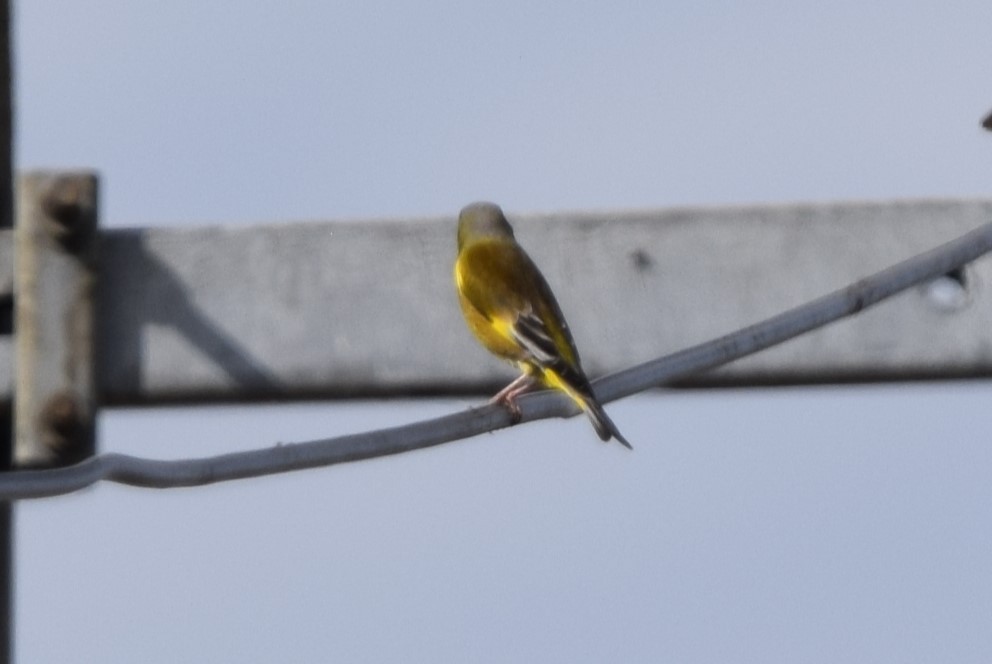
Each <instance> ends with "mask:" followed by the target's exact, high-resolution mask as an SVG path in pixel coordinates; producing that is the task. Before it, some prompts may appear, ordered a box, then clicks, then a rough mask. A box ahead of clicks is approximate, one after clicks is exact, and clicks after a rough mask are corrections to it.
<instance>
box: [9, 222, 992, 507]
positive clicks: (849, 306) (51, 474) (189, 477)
mask: <svg viewBox="0 0 992 664" xmlns="http://www.w3.org/2000/svg"><path fill="white" fill-rule="evenodd" d="M989 251H992V223H989V224H986V225H984V226H981V227H979V228H977V229H975V230H973V231H971V232H970V233H967V234H966V235H963V236H961V237H959V238H958V239H956V240H953V241H951V242H948V243H946V244H944V245H941V246H939V247H937V248H935V249H932V250H930V251H928V252H926V253H923V254H919V255H917V256H915V257H913V258H910V259H907V260H905V261H902V262H900V263H897V264H896V265H893V266H892V267H889V268H887V269H885V270H882V271H881V272H877V273H875V274H873V275H871V276H869V277H866V278H865V279H862V280H860V281H858V282H856V283H854V284H851V285H849V286H847V287H845V288H843V289H840V290H838V291H835V292H833V293H831V294H829V295H826V296H824V297H821V298H819V299H817V300H814V301H812V302H809V303H807V304H804V305H801V306H799V307H796V308H794V309H791V310H789V311H787V312H785V313H782V314H779V315H777V316H773V317H772V318H769V319H767V320H765V321H762V322H760V323H757V324H755V325H752V326H749V327H746V328H744V329H742V330H739V331H737V332H734V333H732V334H729V335H726V336H723V337H720V338H717V339H714V340H712V341H709V342H706V343H703V344H700V345H698V346H693V347H691V348H688V349H685V350H682V351H679V352H677V353H674V354H672V355H668V356H665V357H662V358H659V359H657V360H653V361H650V362H647V363H644V364H641V365H638V366H635V367H632V368H630V369H626V370H624V371H620V372H617V373H615V374H612V375H610V376H607V377H604V378H602V379H600V380H598V381H596V382H595V383H594V386H595V389H596V393H597V394H598V395H599V396H600V398H601V399H602V400H603V401H612V400H614V399H618V398H621V397H624V396H628V395H631V394H635V393H637V392H641V391H644V390H646V389H648V388H651V387H657V386H660V385H664V384H666V383H670V382H672V381H675V380H678V379H680V378H684V377H686V376H688V375H691V374H694V373H698V372H700V371H705V370H707V369H712V368H714V367H716V366H720V365H722V364H725V363H727V362H730V361H731V360H735V359H738V358H741V357H744V356H745V355H749V354H752V353H756V352H758V351H760V350H763V349H765V348H768V347H770V346H773V345H776V344H779V343H782V342H783V341H787V340H789V339H792V338H793V337H796V336H799V335H801V334H804V333H806V332H809V331H811V330H814V329H816V328H819V327H822V326H824V325H826V324H828V323H831V322H833V321H836V320H838V319H840V318H843V317H845V316H850V315H853V314H856V313H858V312H860V311H862V310H864V309H866V308H868V307H870V306H873V305H875V304H877V303H878V302H881V301H882V300H884V299H886V298H889V297H891V296H893V295H895V294H897V293H899V292H901V291H904V290H906V289H908V288H911V287H912V286H915V285H917V284H921V283H924V282H927V281H929V280H932V279H936V278H938V277H941V276H943V275H947V274H949V273H954V272H955V271H958V270H960V269H961V268H962V267H963V266H964V265H966V264H967V263H970V262H971V261H973V260H975V259H976V258H978V257H980V256H982V255H984V254H986V253H988V252H989ZM519 405H520V412H521V417H520V422H530V421H533V420H539V419H545V418H550V417H570V416H572V415H575V414H576V413H577V411H576V409H575V407H574V406H573V405H572V404H571V403H570V402H568V401H567V400H565V399H563V398H561V396H560V395H558V394H554V393H550V392H542V393H538V394H533V395H527V396H525V397H523V398H522V399H520V401H519ZM511 424H513V421H512V419H511V416H510V414H509V413H508V412H507V411H506V410H505V409H504V408H502V407H500V406H483V407H480V408H474V409H471V410H468V411H463V412H459V413H455V414H452V415H447V416H444V417H440V418H436V419H432V420H425V421H423V422H416V423H413V424H409V425H404V426H399V427H393V428H389V429H379V430H376V431H370V432H366V433H360V434H353V435H348V436H340V437H336V438H328V439H323V440H314V441H308V442H301V443H287V444H278V445H276V446H274V447H269V448H264V449H259V450H250V451H244V452H234V453H231V454H223V455H219V456H212V457H204V458H199V459H182V460H170V461H163V460H155V459H144V458H140V457H134V456H129V455H125V454H115V453H110V454H101V455H98V456H95V457H92V458H90V459H87V460H86V461H83V462H82V463H79V464H76V465H73V466H68V467H64V468H55V469H50V470H23V471H16V472H11V473H6V474H3V475H0V500H17V499H25V498H40V497H46V496H56V495H61V494H65V493H70V492H72V491H76V490H79V489H82V488H84V487H87V486H90V485H92V484H95V483H96V482H99V481H107V482H116V483H119V484H128V485H131V486H139V487H147V488H158V489H164V488H177V487H190V486H202V485H205V484H214V483H218V482H227V481H231V480H236V479H245V478H249V477H261V476H263V475H273V474H277V473H284V472H289V471H293V470H302V469H305V468H319V467H323V466H331V465H335V464H339V463H345V462H349V461H359V460H362V459H371V458H375V457H380V456H386V455H391V454H399V453H401V452H409V451H412V450H417V449H423V448H426V447H432V446H434V445H440V444H442V443H447V442H452V441H456V440H462V439H465V438H468V437H471V436H475V435H478V434H480V433H485V432H488V431H493V430H495V429H499V428H503V427H507V426H510V425H511Z"/></svg>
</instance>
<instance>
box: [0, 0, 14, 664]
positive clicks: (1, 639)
mask: <svg viewBox="0 0 992 664" xmlns="http://www.w3.org/2000/svg"><path fill="white" fill-rule="evenodd" d="M10 41H11V40H10V2H9V0H0V228H10V227H12V226H13V225H14V201H13V198H14V186H13V166H12V165H11V163H12V159H11V152H12V147H11V143H12V132H13V122H12V115H13V102H12V100H13V91H12V87H13V86H12V83H11V78H12V72H11V62H10V50H11V49H10ZM13 318H14V316H13V302H12V301H11V300H10V299H9V298H7V300H6V301H4V302H0V334H5V335H8V336H9V335H10V334H11V333H12V332H13ZM2 411H3V412H2V413H0V472H10V470H11V468H12V467H13V462H14V449H13V448H14V446H13V433H14V427H13V422H12V421H11V420H12V417H11V414H12V412H13V409H12V408H11V407H10V405H9V404H8V405H7V407H6V408H4V409H2ZM13 542H14V509H13V505H12V504H11V503H9V502H0V664H9V662H10V661H11V660H12V659H13V654H14V617H13V616H14V612H13V605H14V565H13V554H14V545H13Z"/></svg>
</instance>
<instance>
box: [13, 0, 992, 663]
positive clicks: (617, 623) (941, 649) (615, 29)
mask: <svg viewBox="0 0 992 664" xmlns="http://www.w3.org/2000/svg"><path fill="white" fill-rule="evenodd" d="M398 4H399V3H381V2H378V3H377V2H366V3H353V5H354V6H350V7H339V6H335V3H322V2H281V3H266V4H263V3H238V2H233V1H230V0H227V1H225V0H217V1H214V2H203V1H202V0H201V1H198V2H192V1H176V2H169V3H137V2H129V1H126V0H118V1H110V0H107V1H103V2H99V1H94V2H86V3H66V2H56V1H55V0H30V2H26V1H23V0H22V1H21V2H18V3H16V20H17V35H16V37H17V40H16V45H17V52H16V55H17V103H18V106H17V162H18V164H19V165H20V166H21V167H37V166H60V167H62V166H86V167H93V168H96V169H98V170H99V171H100V172H101V175H102V178H103V180H102V186H103V192H104V195H103V200H102V206H103V219H102V223H104V225H106V226H122V225H128V226H132V225H149V224H198V223H216V222H222V223H246V222H251V221H276V220H291V219H310V218H313V219H332V218H373V217H396V216H422V215H435V214H452V215H453V214H454V213H455V212H456V211H457V209H458V208H459V207H461V205H463V204H464V203H466V202H469V201H471V200H476V199H479V198H489V199H493V200H496V201H499V202H501V203H502V204H503V205H504V206H505V207H506V208H507V209H508V210H511V211H518V212H519V211H524V210H559V209H588V208H592V209H597V208H640V207H660V206H668V205H676V204H678V205H683V204H713V203H740V202H765V201H795V200H840V199H885V198H893V197H931V196H938V197H943V196H951V197H957V196H968V197H971V196H980V197H987V196H988V195H989V183H988V173H989V166H990V161H992V135H990V134H987V133H983V132H982V131H981V130H980V129H979V121H980V119H981V117H982V116H983V115H984V113H985V112H987V111H988V110H989V109H990V108H992V93H990V92H989V89H988V86H987V84H982V83H981V81H983V80H984V81H987V80H988V71H987V66H988V63H989V62H990V61H992V40H990V39H989V37H988V34H989V26H990V25H992V4H990V3H988V2H987V0H974V1H971V2H965V1H961V2H953V1H952V2H946V3H940V6H939V8H938V7H937V6H936V5H934V6H933V7H931V6H927V5H925V4H923V3H901V2H900V3H897V2H877V3H871V4H870V5H866V4H865V3H854V2H837V3H798V4H797V3H791V4H790V3H773V2H757V3H749V7H748V8H747V9H743V8H742V6H743V5H739V4H737V5H733V4H731V3H721V2H697V3H692V5H691V7H689V6H688V5H687V6H686V8H671V7H666V6H665V4H663V3H640V2H621V3H613V4H612V5H611V6H609V7H607V5H606V4H605V3H544V4H541V5H535V3H524V2H515V1H511V2H507V3H501V4H498V5H497V4H495V3H479V4H478V5H473V4H472V3H456V2H426V3H409V5H408V6H397V5H398ZM480 352H481V351H480ZM990 400H992V387H990V385H989V384H988V383H987V382H972V383H955V384H929V385H914V386H907V385H895V386H885V387H845V388H828V387H824V388H816V389H794V390H753V391H748V392H744V391H722V392H714V393H700V392H695V393H687V394H679V393H675V394H670V393H663V394H661V395H657V394H654V395H643V396H639V397H635V398H630V399H626V400H624V401H622V402H620V403H615V404H611V405H610V406H609V411H610V413H611V415H612V417H613V419H614V420H616V422H617V423H618V425H619V426H620V427H621V429H622V431H623V432H624V433H625V435H626V436H627V437H628V438H629V439H630V440H631V441H632V442H633V443H634V445H635V447H636V451H635V452H634V453H633V454H629V453H626V451H625V450H623V449H622V448H620V447H619V446H617V445H610V446H605V445H601V444H599V442H598V441H597V440H596V438H595V436H594V435H592V433H591V431H590V430H589V428H588V423H587V422H585V421H583V420H580V419H573V420H569V421H567V422H562V421H550V422H540V423H535V424H532V425H528V426H526V427H517V428H514V429H512V430H509V431H503V432H499V433H496V434H493V435H489V436H484V437H480V438H478V439H474V440H470V441H464V442H461V443H458V444H454V445H447V446H443V447H441V448H435V449H432V450H429V451H424V452H419V453H414V454H409V455H405V456H403V457H396V458H389V459H381V460H377V461H372V462H364V463H360V464H353V465H351V466H346V467H338V468H333V469H326V470H318V471H307V472H304V473H297V474H293V475H288V476H282V477H277V478H268V479H262V480H253V481H247V482H241V483H236V484H231V485H225V486H218V487H211V488H205V489H195V490H181V491H173V492H165V493H162V492H158V493H156V492H150V491H140V490H135V489H128V488H122V487H116V486H99V487H97V488H95V489H92V490H89V491H86V492H83V493H80V494H76V495H72V496H68V497H63V498H57V499H49V500H44V501H35V502H28V503H23V504H21V505H19V507H18V512H17V517H18V519H17V520H18V523H17V547H18V549H17V554H18V557H17V568H16V569H17V618H16V628H17V650H18V654H19V658H20V660H21V661H81V662H86V661H94V662H95V661H101V662H131V661H139V660H140V661H144V662H175V661H238V662H268V661H290V662H295V661H299V662H311V661H355V662H361V661H365V662H382V661H458V662H466V661H468V662H505V661H542V662H543V661H569V662H601V661H630V662H638V661H645V662H648V661H650V662H656V661H678V662H711V661H755V662H758V661H760V662H793V661H805V662H817V661H822V662H833V661H846V662H877V661H901V662H909V661H921V662H923V661H954V662H988V661H990V659H992V636H990V634H992V630H989V628H988V626H989V623H990V620H992V562H990V561H992V556H990V555H989V552H990V551H992V507H990V506H992V483H990V482H989V474H990V470H992V449H990V446H989V445H988V431H989V430H990V429H992V414H990V408H989V403H990ZM471 403H475V401H472V400H437V401H390V402H385V403H375V402H361V403H344V404H342V403H332V404H308V405H302V406H285V405H283V406H278V407H276V406H272V407H257V408H242V409H184V410H178V409H177V410H171V409H167V410H157V411H154V412H134V411H132V412H111V413H106V414H105V415H104V416H103V417H102V418H101V433H102V435H101V445H102V447H103V449H113V450H123V451H128V452H131V453H136V454H142V455H149V456H157V457H183V456H194V455H195V456H198V455H204V454H209V453H215V452H218V451H226V450H234V449H244V448H249V447H261V446H266V445H270V444H272V443H273V442H275V441H278V440H303V439H308V438H317V437H327V436H331V435H335V434H338V433H346V432H350V431H359V430H363V429H367V428H372V427H378V426H383V425H386V424H391V423H401V422H407V421H412V420H415V419H420V418H423V417H427V416H431V415H437V414H442V413H446V412H451V411H452V410H457V409H461V408H464V407H466V406H467V405H469V404H471Z"/></svg>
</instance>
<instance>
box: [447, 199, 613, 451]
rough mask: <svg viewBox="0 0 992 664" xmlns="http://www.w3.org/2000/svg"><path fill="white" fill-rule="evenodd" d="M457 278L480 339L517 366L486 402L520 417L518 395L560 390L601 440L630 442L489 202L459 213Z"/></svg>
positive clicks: (540, 280) (544, 286)
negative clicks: (513, 375)
mask: <svg viewBox="0 0 992 664" xmlns="http://www.w3.org/2000/svg"><path fill="white" fill-rule="evenodd" d="M455 285H456V287H457V290H458V301H459V304H460V305H461V310H462V314H463V315H464V317H465V322H466V324H467V325H468V328H469V330H471V332H472V333H473V334H474V335H475V337H476V339H477V340H478V341H479V343H480V344H482V346H483V347H485V348H486V350H488V351H489V352H491V353H493V354H494V355H496V356H498V357H500V358H502V359H504V360H507V361H509V362H511V363H513V364H515V365H516V366H517V367H518V368H519V369H520V370H521V372H522V373H521V375H520V376H519V377H518V378H517V379H515V380H514V381H513V382H511V383H510V384H509V385H507V386H506V387H505V388H503V389H502V390H500V391H499V392H498V393H497V394H496V395H495V396H494V397H493V398H492V399H491V400H490V402H491V403H499V404H501V405H503V406H505V407H506V408H507V409H508V410H509V411H510V413H511V414H512V415H513V416H514V417H515V418H519V416H520V409H519V407H518V406H517V403H516V398H517V397H518V396H519V395H521V394H523V393H524V392H526V391H528V390H530V389H531V388H533V387H534V386H535V385H538V384H540V385H543V386H544V387H548V388H551V389H555V390H559V391H561V392H564V393H565V395H566V396H568V397H569V398H570V399H571V400H572V401H574V402H575V403H576V405H578V406H579V407H580V408H581V409H582V411H583V412H584V413H585V414H586V415H587V416H588V417H589V419H590V420H591V421H592V425H593V427H594V428H595V429H596V433H597V435H598V436H599V438H600V439H601V440H603V441H604V442H605V441H609V440H610V439H611V438H615V439H616V440H617V441H618V442H619V443H621V444H622V445H624V446H625V447H627V448H628V449H633V447H632V446H631V445H630V443H629V442H627V439H626V438H624V437H623V435H621V433H620V431H619V430H618V429H617V426H616V425H615V424H614V423H613V420H611V419H610V417H609V416H608V415H607V414H606V411H605V410H603V406H602V404H601V403H600V402H599V400H598V399H597V398H596V395H595V394H594V393H593V390H592V386H591V385H590V384H589V379H588V378H587V377H586V374H585V372H584V371H583V370H582V363H581V361H580V360H579V352H578V351H577V350H576V348H575V342H574V341H573V340H572V334H571V332H570V331H569V329H568V323H567V322H566V321H565V317H564V315H562V312H561V307H559V306H558V301H557V300H556V299H555V296H554V293H552V291H551V287H550V286H548V282H547V281H546V280H545V278H544V276H543V275H542V274H541V271H540V270H538V268H537V265H535V263H534V261H533V260H531V258H530V256H528V255H527V252H526V251H524V249H523V247H521V246H520V244H518V243H517V240H516V238H515V237H514V235H513V228H512V227H511V226H510V222H508V221H507V220H506V216H505V215H504V214H503V210H502V209H500V207H499V206H498V205H496V204H495V203H488V202H478V203H472V204H471V205H467V206H465V207H464V208H462V210H461V212H460V213H459V215H458V257H457V258H456V260H455Z"/></svg>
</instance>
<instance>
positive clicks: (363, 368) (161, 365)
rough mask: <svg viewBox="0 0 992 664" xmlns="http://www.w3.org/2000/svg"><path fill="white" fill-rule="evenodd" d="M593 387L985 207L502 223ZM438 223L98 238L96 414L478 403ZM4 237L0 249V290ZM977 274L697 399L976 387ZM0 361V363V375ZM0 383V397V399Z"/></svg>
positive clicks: (489, 377)
mask: <svg viewBox="0 0 992 664" xmlns="http://www.w3.org/2000/svg"><path fill="white" fill-rule="evenodd" d="M509 217H510V219H511V222H512V223H513V224H514V228H515V230H516V233H517V237H518V238H519V239H520V241H521V243H522V244H523V245H524V247H525V248H526V249H527V250H528V251H529V253H530V254H531V255H532V256H533V257H534V259H535V260H536V262H537V263H538V264H539V265H540V266H541V269H542V271H543V272H544V273H545V275H546V276H547V278H548V280H549V282H550V283H551V285H552V287H553V288H554V290H555V293H556V294H557V295H558V297H559V300H560V303H561V306H562V309H563V310H564V312H565V315H566V317H567V318H568V320H569V323H570V325H571V328H572V332H573V335H574V336H575V339H576V342H577V344H578V347H579V348H580V349H581V351H582V353H583V361H584V364H585V365H586V369H587V372H588V373H589V374H590V375H593V376H595V375H599V374H602V373H606V372H608V371H614V370H617V369H621V368H624V367H627V366H631V365H634V364H637V363H639V362H644V361H646V360H648V359H651V358H653V357H657V356H660V355H664V354H667V353H671V352H673V351H675V350H678V349H680V348H684V347H687V346H690V345H693V344H695V343H699V342H701V341H703V340H706V339H709V338H713V337H716V336H719V335H721V334H725V333H728V332H731V331H733V330H736V329H739V328H741V327H744V326H745V325H748V324H750V323H753V322H755V321H758V320H761V319H763V318H765V317H767V316H771V315H774V314H776V313H778V312H780V311H783V310H785V309H788V308H790V307H794V306H797V305H799V304H802V303H803V302H806V301H809V300H812V299H814V298H816V297H818V296H820V295H822V294H824V293H827V292H830V291H832V290H835V289H837V288H841V287H843V286H845V285H846V284H849V283H851V282H853V281H856V280H857V279H860V278H862V277H863V276H865V275H867V274H870V273H872V272H874V271H876V270H879V269H881V268H883V267H885V266H886V265H889V264H892V263H895V262H898V261H900V260H903V259H905V258H907V257H909V256H912V255H914V254H917V253H920V252H922V251H925V250H927V249H929V248H931V247H934V246H937V245H939V244H941V243H943V242H945V241H947V240H949V239H951V238H954V237H957V236H959V235H963V234H964V233H966V232H967V231H969V230H971V229H973V228H976V227H978V226H980V225H981V224H983V223H984V222H986V221H989V220H992V201H958V200H935V201H896V202H883V203H839V204H808V205H768V206H748V207H725V208H686V209H669V210H656V211H644V212H623V213H611V212H607V213H595V214H594V213H581V214H566V213H562V214H554V215H514V214H512V213H510V214H509ZM454 228H455V220H454V217H451V218H447V219H429V220H410V221H403V222H399V221H394V222H387V221H374V220H373V221H367V222H327V223H289V224H279V225H267V226H246V227H204V228H149V229H135V230H109V231H108V230H103V231H101V232H100V246H99V253H100V267H99V271H100V276H99V296H98V312H97V322H98V323H97V328H98V329H97V337H98V338H97V345H98V370H97V374H98V376H99V386H98V387H99V392H100V393H101V395H102V402H103V403H104V404H107V405H114V404H155V403H163V402H169V401H176V402H192V401H198V402H202V401H245V400H264V399H289V398H301V397H334V396H355V395H403V394H416V393H434V394H446V393H464V392H469V391H486V390H489V389H491V388H492V387H494V386H496V385H498V384H499V383H500V382H501V381H504V380H506V379H509V378H510V377H512V375H513V371H512V369H511V368H510V367H508V366H507V367H504V366H503V365H501V364H500V363H498V362H497V361H496V360H493V359H491V358H490V357H489V356H488V355H487V354H486V353H484V352H482V351H480V350H479V349H478V348H477V347H476V345H475V344H474V342H473V341H472V339H471V338H470V336H469V334H468V332H467V331H466V330H465V328H464V325H463V323H462V321H461V318H460V314H459V312H458V310H457V303H456V300H455V295H454V290H453V285H452V277H451V267H452V262H453V260H454V253H455V248H454V243H455V238H454ZM8 242H9V236H7V235H2V234H0V269H2V270H3V271H2V272H0V283H2V278H3V277H4V275H6V273H7V272H6V271H7V269H8V268H7V263H5V262H2V261H3V260H4V256H8V255H9V247H8V246H7V244H8ZM987 284H992V263H990V262H989V261H988V260H987V259H983V260H980V261H978V262H976V263H974V264H972V265H970V266H968V267H967V268H966V269H965V270H963V271H961V272H958V273H954V274H952V275H951V276H950V278H948V279H946V280H944V282H943V283H940V284H934V285H933V287H930V288H917V289H915V290H911V291H909V292H907V293H905V294H903V295H900V296H899V297H897V298H894V299H893V300H892V301H890V302H886V303H884V304H882V305H880V306H879V307H877V308H876V309H874V310H872V311H869V312H866V313H865V314H863V315H861V316H858V317H855V318H853V319H851V320H847V321H844V322H841V323H838V324H836V325H832V326H829V327H827V328H825V329H822V330H818V331H816V332H813V333H811V334H808V335H804V336H803V337H801V338H799V339H796V340H793V341H791V342H789V343H787V344H784V345H782V346H780V347H777V348H773V349H771V350H769V351H766V352H764V353H761V354H759V355H756V356H754V357H751V358H747V359H745V360H742V361H739V362H736V363H733V364H731V365H728V366H726V367H723V368H721V369H719V370H717V371H715V372H712V373H709V374H706V375H704V376H699V377H697V378H695V379H692V383H694V384H714V383H717V384H731V385H753V384H761V383H807V382H823V381H832V380H888V379H927V378H953V377H964V376H988V375H992V344H989V343H988V330H989V329H992V327H990V323H992V296H990V295H989V293H988V291H987V289H986V288H984V286H985V285H987ZM4 351H5V349H3V348H0V362H2V361H3V358H4V357H5V355H9V351H8V353H6V354H5V352H4ZM9 398H10V386H9V385H8V384H2V385H0V401H7V400H9Z"/></svg>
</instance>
